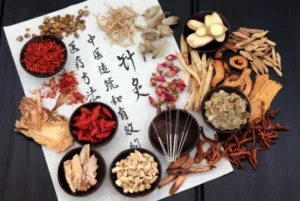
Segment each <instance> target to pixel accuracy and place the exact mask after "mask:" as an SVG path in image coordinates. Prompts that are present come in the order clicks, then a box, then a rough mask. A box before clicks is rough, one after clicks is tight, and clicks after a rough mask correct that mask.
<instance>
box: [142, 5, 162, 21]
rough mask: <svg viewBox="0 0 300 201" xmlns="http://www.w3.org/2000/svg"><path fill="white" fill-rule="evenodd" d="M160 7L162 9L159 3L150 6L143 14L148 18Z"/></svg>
mask: <svg viewBox="0 0 300 201" xmlns="http://www.w3.org/2000/svg"><path fill="white" fill-rule="evenodd" d="M159 9H160V6H159V5H157V6H152V7H150V8H148V9H146V10H145V11H144V13H143V14H142V16H143V17H144V18H146V19H149V18H152V17H154V16H155V15H156V14H157V13H158V11H159Z"/></svg>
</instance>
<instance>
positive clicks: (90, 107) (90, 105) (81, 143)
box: [69, 102, 119, 148]
mask: <svg viewBox="0 0 300 201" xmlns="http://www.w3.org/2000/svg"><path fill="white" fill-rule="evenodd" d="M97 105H101V106H102V107H101V111H102V109H103V107H105V108H107V109H108V110H109V111H110V113H111V115H112V117H113V119H112V120H113V121H116V127H115V128H114V129H112V130H111V133H110V136H109V137H108V138H106V139H103V140H101V141H99V142H97V143H93V144H91V143H90V142H89V141H79V140H78V139H77V136H75V135H74V134H73V133H72V130H78V129H77V127H74V126H73V125H74V124H75V119H74V117H76V116H78V115H81V111H80V109H81V108H82V107H85V108H88V109H89V110H92V109H93V108H94V107H96V106H97ZM118 124H119V123H118V117H117V114H116V113H115V111H114V110H113V109H112V108H111V107H110V106H108V105H106V104H105V103H102V102H90V103H85V104H83V105H81V106H79V107H78V108H77V109H76V110H75V111H74V112H73V114H72V115H71V117H70V121H69V131H70V133H71V135H72V137H73V138H74V140H75V141H76V142H77V143H78V144H80V145H82V146H84V145H85V144H90V146H91V147H92V148H97V147H102V146H104V145H106V144H108V143H109V142H110V141H111V140H112V139H113V138H114V136H115V135H116V133H117V130H118Z"/></svg>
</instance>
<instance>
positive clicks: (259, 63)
mask: <svg viewBox="0 0 300 201" xmlns="http://www.w3.org/2000/svg"><path fill="white" fill-rule="evenodd" d="M253 64H254V66H255V67H256V68H257V69H258V71H259V72H260V73H261V74H264V73H265V68H264V66H263V65H262V61H261V60H260V59H254V61H253Z"/></svg>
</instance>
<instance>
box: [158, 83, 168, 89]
mask: <svg viewBox="0 0 300 201" xmlns="http://www.w3.org/2000/svg"><path fill="white" fill-rule="evenodd" d="M159 87H162V88H167V87H169V82H163V83H161V84H160V85H159Z"/></svg>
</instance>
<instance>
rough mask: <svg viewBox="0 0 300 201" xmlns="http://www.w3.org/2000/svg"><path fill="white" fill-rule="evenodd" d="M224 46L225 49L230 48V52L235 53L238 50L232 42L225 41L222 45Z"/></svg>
mask: <svg viewBox="0 0 300 201" xmlns="http://www.w3.org/2000/svg"><path fill="white" fill-rule="evenodd" d="M224 48H225V49H226V50H231V51H232V52H234V53H237V51H238V49H237V48H236V47H235V45H234V44H232V43H226V44H225V45H224Z"/></svg>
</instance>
